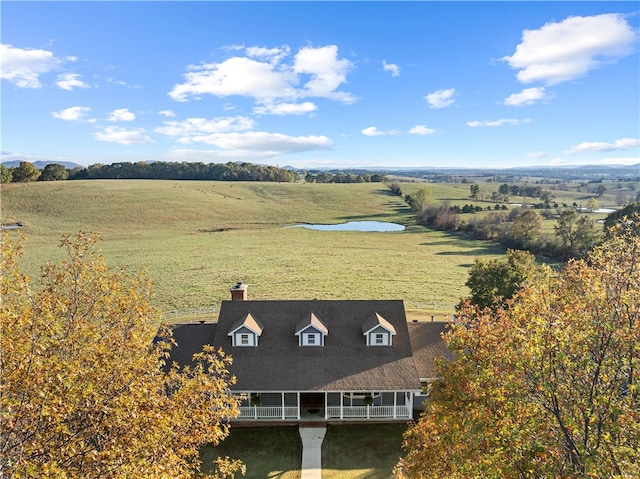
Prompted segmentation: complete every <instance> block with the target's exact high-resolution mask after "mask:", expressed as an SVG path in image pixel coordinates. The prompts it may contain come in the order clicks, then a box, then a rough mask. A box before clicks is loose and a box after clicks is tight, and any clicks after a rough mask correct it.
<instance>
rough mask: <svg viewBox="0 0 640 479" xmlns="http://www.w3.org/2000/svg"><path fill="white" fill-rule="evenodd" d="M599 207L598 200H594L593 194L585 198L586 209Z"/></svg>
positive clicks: (590, 209)
mask: <svg viewBox="0 0 640 479" xmlns="http://www.w3.org/2000/svg"><path fill="white" fill-rule="evenodd" d="M599 207H600V205H599V204H598V200H596V199H595V198H594V197H593V196H592V197H591V198H589V199H588V200H587V210H589V211H595V210H597V209H598V208H599Z"/></svg>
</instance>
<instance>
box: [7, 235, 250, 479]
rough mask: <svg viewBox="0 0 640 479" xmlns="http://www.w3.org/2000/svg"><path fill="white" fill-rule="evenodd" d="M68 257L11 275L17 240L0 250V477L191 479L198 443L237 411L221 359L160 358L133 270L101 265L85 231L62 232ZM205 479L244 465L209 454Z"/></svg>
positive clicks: (165, 343)
mask: <svg viewBox="0 0 640 479" xmlns="http://www.w3.org/2000/svg"><path fill="white" fill-rule="evenodd" d="M61 246H62V247H64V248H66V249H67V250H68V254H69V257H68V260H65V261H63V262H61V263H60V264H58V265H47V266H45V267H44V268H43V272H42V278H41V281H38V282H37V284H36V282H35V281H31V279H30V278H28V277H27V276H25V275H24V274H22V273H21V272H20V269H19V261H18V260H19V257H20V256H21V242H20V241H16V240H14V239H13V238H12V237H10V236H9V234H8V233H6V232H5V233H4V234H3V236H2V254H1V257H0V260H1V263H0V267H1V271H2V283H1V285H0V286H1V293H2V302H1V306H0V318H1V326H2V330H1V333H0V341H1V347H2V349H1V355H0V415H1V416H0V418H1V424H0V427H1V434H0V468H1V469H0V475H1V476H2V477H6V478H13V477H16V478H17V477H20V478H47V477H56V478H83V479H87V478H143V477H145V478H147V477H148V478H151V477H153V478H171V479H176V478H195V477H208V476H206V475H204V474H202V473H201V472H200V466H201V464H200V459H199V449H200V447H201V446H202V445H204V444H218V443H219V442H220V441H222V440H223V439H224V438H225V437H226V436H227V434H228V433H229V419H231V418H233V417H236V416H237V414H238V402H237V399H236V398H234V397H232V396H230V395H228V387H229V385H231V384H233V382H234V378H233V377H231V376H230V375H229V373H228V371H227V366H228V364H229V363H230V358H229V357H226V356H225V355H224V353H223V352H222V351H216V350H213V348H210V347H205V349H204V350H203V351H202V352H201V353H200V354H198V355H197V356H196V357H195V358H194V363H193V364H194V365H193V366H191V367H188V368H179V367H178V366H170V365H166V364H165V361H166V358H167V356H168V351H169V350H170V348H171V345H172V339H171V333H170V331H168V330H167V331H164V332H163V333H162V336H164V338H163V339H162V340H160V341H154V338H156V334H157V332H158V329H157V324H158V314H157V312H156V311H154V310H153V308H152V307H151V306H150V302H149V300H150V285H149V282H148V281H147V279H145V277H144V276H143V275H135V276H132V275H129V274H127V273H126V272H124V271H119V270H115V271H114V270H110V269H109V268H108V267H107V266H106V263H105V260H104V258H103V256H102V254H101V253H100V251H99V249H98V247H97V239H96V237H95V236H94V235H89V234H83V233H79V234H77V235H75V236H65V237H64V238H63V239H62V241H61ZM216 471H217V472H216V473H215V475H214V476H213V477H226V476H233V474H234V473H235V472H237V471H240V472H243V471H244V466H243V465H242V464H241V463H239V462H237V461H233V460H231V459H228V458H224V459H219V460H218V467H217V469H216Z"/></svg>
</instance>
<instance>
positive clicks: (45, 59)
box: [0, 44, 60, 88]
mask: <svg viewBox="0 0 640 479" xmlns="http://www.w3.org/2000/svg"><path fill="white" fill-rule="evenodd" d="M59 63H60V60H59V59H58V58H56V57H55V56H54V55H53V53H51V52H49V51H47V50H30V49H22V48H14V47H13V46H11V45H5V44H0V78H2V79H4V80H7V81H9V82H10V83H13V84H14V85H16V86H17V87H19V88H40V87H41V86H42V84H41V83H40V75H41V74H43V73H48V72H50V71H52V70H54V69H55V68H56V67H57V66H58V64H59Z"/></svg>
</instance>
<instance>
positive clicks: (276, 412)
mask: <svg viewBox="0 0 640 479" xmlns="http://www.w3.org/2000/svg"><path fill="white" fill-rule="evenodd" d="M282 413H283V410H282V406H257V407H241V408H240V416H238V419H282V418H283V415H282ZM284 418H285V419H297V418H298V408H297V407H295V406H293V407H288V406H287V407H285V408H284Z"/></svg>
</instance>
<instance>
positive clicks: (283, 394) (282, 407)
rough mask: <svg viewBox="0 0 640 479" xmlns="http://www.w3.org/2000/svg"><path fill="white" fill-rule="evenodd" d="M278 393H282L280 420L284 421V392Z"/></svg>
mask: <svg viewBox="0 0 640 479" xmlns="http://www.w3.org/2000/svg"><path fill="white" fill-rule="evenodd" d="M280 394H281V395H282V420H283V421H284V392H282V393H280Z"/></svg>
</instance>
